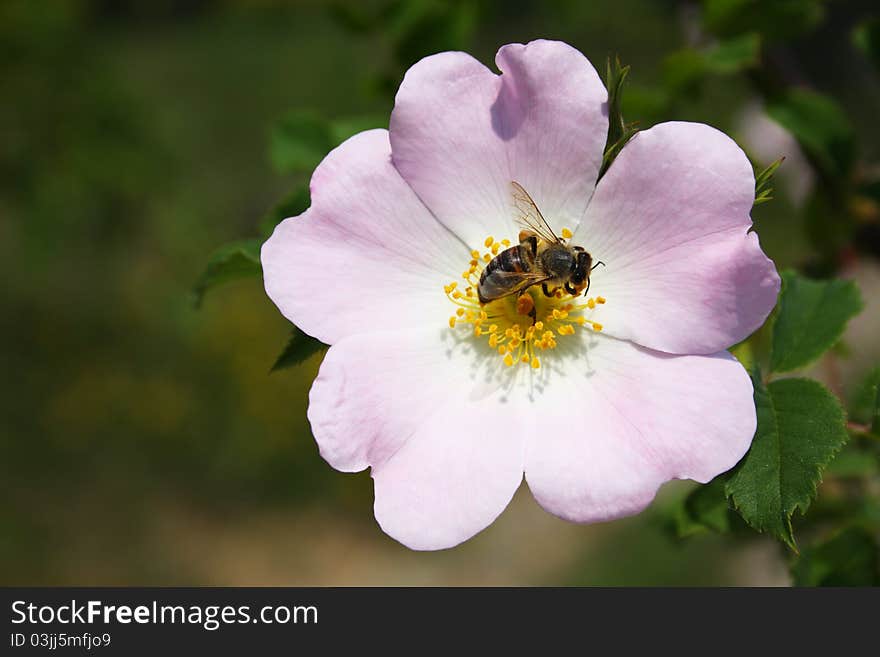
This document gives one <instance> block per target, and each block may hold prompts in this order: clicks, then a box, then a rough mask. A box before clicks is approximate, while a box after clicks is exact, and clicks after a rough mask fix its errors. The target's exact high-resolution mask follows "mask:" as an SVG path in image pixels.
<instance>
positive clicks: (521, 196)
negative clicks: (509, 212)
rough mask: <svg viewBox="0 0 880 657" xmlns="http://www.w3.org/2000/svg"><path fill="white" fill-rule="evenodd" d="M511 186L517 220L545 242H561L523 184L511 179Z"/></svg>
mask: <svg viewBox="0 0 880 657" xmlns="http://www.w3.org/2000/svg"><path fill="white" fill-rule="evenodd" d="M510 186H511V188H512V196H513V205H514V207H515V208H516V211H517V221H518V222H519V223H520V224H522V225H523V226H524V227H526V228H528V229H529V230H531V231H533V232H534V233H535V234H537V235H538V237H540V238H541V239H542V240H544V241H545V242H559V243H561V242H562V240H560V239H559V238H558V237H557V236H556V233H554V232H553V229H552V228H551V227H550V224H549V223H547V220H546V219H544V215H543V214H541V211H540V210H539V209H538V206H537V204H536V203H535V201H534V200H533V199H532V197H531V196H529V193H528V192H527V191H526V190H525V189H524V188H523V186H522V185H520V184H519V183H518V182H516V181H515V180H513V181H511V183H510Z"/></svg>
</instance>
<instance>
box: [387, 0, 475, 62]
mask: <svg viewBox="0 0 880 657" xmlns="http://www.w3.org/2000/svg"><path fill="white" fill-rule="evenodd" d="M478 9H479V7H478V5H477V3H474V2H469V1H466V0H451V1H447V2H439V1H438V0H407V1H406V2H397V3H394V4H393V6H392V8H391V10H390V11H389V12H388V13H387V14H386V17H385V21H384V23H385V24H386V25H387V26H388V32H389V33H390V34H391V38H392V42H393V46H392V49H393V52H394V58H395V60H396V61H397V62H398V64H399V65H400V66H402V67H408V66H411V65H412V64H414V63H415V62H417V61H418V60H419V59H421V58H422V57H425V56H426V55H431V54H433V53H436V52H442V51H445V50H465V49H467V47H468V45H469V41H470V39H471V36H472V35H473V33H474V29H475V28H476V25H477V16H478Z"/></svg>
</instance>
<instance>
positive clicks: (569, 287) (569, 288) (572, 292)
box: [565, 283, 578, 297]
mask: <svg viewBox="0 0 880 657" xmlns="http://www.w3.org/2000/svg"><path fill="white" fill-rule="evenodd" d="M565 291H566V292H568V293H569V294H570V295H571V296H573V297H576V296H577V293H578V291H577V290H575V289H574V287H573V286H572V284H571V283H566V284H565Z"/></svg>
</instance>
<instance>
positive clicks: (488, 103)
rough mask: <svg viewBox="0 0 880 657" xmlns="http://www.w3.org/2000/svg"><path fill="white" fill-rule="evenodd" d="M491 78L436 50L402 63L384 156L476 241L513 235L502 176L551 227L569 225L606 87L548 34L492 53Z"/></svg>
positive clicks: (471, 63) (600, 127) (590, 181)
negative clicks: (406, 68) (403, 73)
mask: <svg viewBox="0 0 880 657" xmlns="http://www.w3.org/2000/svg"><path fill="white" fill-rule="evenodd" d="M495 61H496V63H497V65H498V67H499V69H501V71H502V72H503V75H501V76H497V75H495V74H494V73H492V72H491V71H490V70H489V69H488V68H486V67H485V66H483V65H482V64H481V63H480V62H478V61H477V60H475V59H474V58H472V57H471V56H470V55H467V54H465V53H461V52H446V53H441V54H439V55H433V56H431V57H427V58H425V59H423V60H421V61H420V62H419V63H417V64H416V65H415V66H413V67H412V68H410V69H409V71H408V72H407V74H406V77H405V78H404V80H403V84H401V86H400V90H399V91H398V93H397V98H396V100H395V105H394V111H393V112H392V114H391V145H392V151H393V154H394V164H395V166H396V167H397V168H398V170H399V171H400V172H401V174H402V175H403V177H404V178H405V179H406V180H407V182H409V184H410V185H411V186H412V187H413V189H415V190H416V192H417V193H418V195H419V196H420V197H421V199H422V200H423V201H424V202H425V204H426V205H427V206H428V207H429V208H431V210H432V211H433V212H434V214H435V215H436V216H437V218H438V219H439V220H440V221H442V222H443V223H444V224H446V225H447V226H448V227H449V228H450V229H452V230H453V231H454V232H455V233H456V234H458V235H459V236H460V237H461V238H462V239H463V240H464V241H465V242H467V243H468V244H470V245H472V246H476V245H478V244H479V243H481V242H482V241H483V239H484V238H485V237H486V236H487V235H493V236H494V237H496V238H497V239H503V238H505V237H507V238H510V239H515V238H516V236H517V234H518V232H519V227H517V226H514V223H513V218H514V209H513V206H512V202H511V191H510V189H511V187H510V183H511V181H514V180H515V181H517V182H519V183H520V184H522V185H523V186H524V187H525V189H526V190H527V191H528V192H529V193H530V194H531V195H532V197H533V198H534V199H535V201H536V202H537V204H538V206H539V207H540V208H541V210H542V212H543V213H544V215H545V216H546V217H547V218H548V219H549V220H550V221H551V222H552V223H553V224H554V227H555V228H556V229H557V230H559V229H560V228H561V227H562V226H568V227H571V228H574V227H575V226H576V225H577V222H578V221H579V220H580V217H581V216H582V214H583V210H584V208H585V207H586V203H587V200H588V199H589V196H590V193H591V192H592V190H593V186H594V185H595V181H596V177H597V174H598V171H599V166H600V165H601V162H602V149H603V147H604V144H605V138H606V134H607V132H608V119H607V116H606V111H607V108H606V107H605V102H606V100H607V93H606V91H605V87H604V86H603V85H602V82H601V81H600V79H599V76H598V74H597V73H596V71H595V69H594V68H593V67H592V65H591V64H590V62H589V61H588V60H587V59H586V58H585V57H584V56H583V55H582V54H581V53H580V52H578V51H577V50H575V49H574V48H572V47H571V46H569V45H567V44H564V43H561V42H558V41H532V42H531V43H529V44H528V45H521V44H511V45H507V46H504V47H503V48H501V49H500V50H499V51H498V54H497V56H496V58H495Z"/></svg>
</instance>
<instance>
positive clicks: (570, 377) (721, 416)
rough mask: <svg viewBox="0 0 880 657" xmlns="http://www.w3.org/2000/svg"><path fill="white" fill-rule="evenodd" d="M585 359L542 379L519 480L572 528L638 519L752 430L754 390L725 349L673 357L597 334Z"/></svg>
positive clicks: (738, 448) (730, 458)
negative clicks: (671, 486) (664, 490)
mask: <svg viewBox="0 0 880 657" xmlns="http://www.w3.org/2000/svg"><path fill="white" fill-rule="evenodd" d="M592 342H593V344H592V345H591V346H590V347H589V350H588V351H587V354H586V356H585V359H584V360H583V361H581V362H580V365H579V364H578V361H575V360H570V361H567V365H566V366H564V371H562V372H555V373H554V374H558V376H552V377H548V384H547V389H546V391H545V394H544V395H543V396H542V397H541V399H540V400H539V403H538V406H537V408H536V412H537V413H538V414H539V417H541V418H542V420H541V426H542V431H541V432H540V433H536V434H535V435H534V436H533V437H532V438H531V439H530V440H529V441H528V443H527V446H526V466H525V470H526V481H527V482H528V485H529V488H530V489H531V490H532V493H533V494H534V495H535V498H536V499H537V500H538V502H539V503H540V504H541V506H543V507H544V508H545V509H547V510H548V511H550V512H551V513H553V514H555V515H557V516H560V517H562V518H565V519H567V520H572V521H574V522H595V521H602V520H610V519H613V518H619V517H622V516H628V515H632V514H634V513H638V512H639V511H641V510H642V509H643V508H645V507H646V506H647V505H648V504H649V503H650V502H651V500H652V499H653V498H654V495H655V493H656V492H657V488H658V487H659V486H660V485H661V484H662V483H663V482H665V481H668V480H670V479H673V478H678V479H683V478H689V479H696V480H697V481H700V482H707V481H709V480H710V479H712V478H713V477H715V476H716V475H718V474H720V473H722V472H724V471H726V470H728V469H730V468H731V467H733V466H734V465H735V464H736V463H737V462H738V461H739V460H740V459H741V458H742V456H743V455H744V454H745V453H746V451H747V450H748V448H749V445H750V444H751V440H752V436H753V435H754V433H755V426H756V419H755V406H754V403H753V401H752V384H751V381H750V379H749V377H748V375H747V374H746V371H745V370H744V369H743V367H742V365H740V364H739V363H738V362H737V361H736V360H735V359H734V358H733V357H732V356H730V355H729V354H728V353H726V352H722V353H718V354H714V355H711V356H671V355H668V354H661V353H659V352H652V351H649V350H647V349H644V348H641V347H637V346H635V345H633V344H631V343H628V342H624V341H620V340H615V339H613V338H609V337H605V336H596V337H595V338H594V339H593V341H592Z"/></svg>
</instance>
